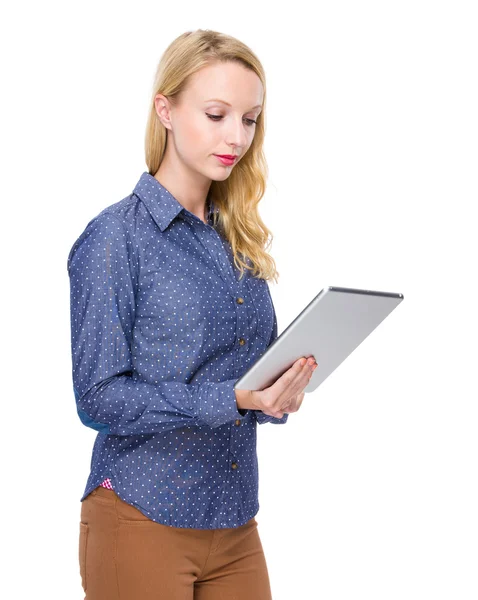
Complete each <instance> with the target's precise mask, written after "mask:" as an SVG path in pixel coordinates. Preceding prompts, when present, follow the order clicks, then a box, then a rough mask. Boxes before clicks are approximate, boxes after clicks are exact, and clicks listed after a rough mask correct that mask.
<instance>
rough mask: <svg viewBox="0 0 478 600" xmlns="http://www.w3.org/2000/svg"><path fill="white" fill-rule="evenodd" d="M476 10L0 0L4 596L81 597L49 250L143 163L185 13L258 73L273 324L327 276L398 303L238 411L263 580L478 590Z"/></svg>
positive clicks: (78, 461) (71, 406)
mask: <svg viewBox="0 0 478 600" xmlns="http://www.w3.org/2000/svg"><path fill="white" fill-rule="evenodd" d="M474 9H476V4H475V3H473V2H463V1H457V0H455V1H453V2H451V1H448V2H442V1H434V2H431V1H429V2H425V1H423V0H413V1H409V0H402V1H401V2H389V1H383V0H382V1H375V2H372V1H362V2H352V1H349V2H344V1H338V0H335V1H334V2H316V3H314V4H311V3H309V2H304V1H296V2H293V3H283V4H280V3H279V4H273V3H271V2H267V3H265V2H257V1H256V2H247V1H243V2H240V3H237V2H221V3H219V2H213V3H207V2H206V3H205V2H195V3H193V2H190V3H187V2H140V1H137V2H135V3H134V4H133V3H131V2H117V1H116V2H95V3H93V2H82V3H72V2H58V3H54V2H37V3H33V2H23V3H17V4H15V5H12V4H10V6H9V7H7V8H2V14H1V15H0V17H1V18H0V22H1V26H0V27H1V29H2V35H1V41H0V44H1V48H0V49H1V51H2V53H1V54H2V84H3V85H2V88H3V91H2V95H1V102H2V110H1V123H0V125H1V131H2V135H1V137H2V157H1V158H2V169H1V177H2V196H3V198H2V214H3V219H2V224H3V227H2V236H1V241H2V247H3V253H2V255H3V260H2V265H3V290H4V291H3V294H2V304H3V311H2V314H3V320H2V321H3V323H2V324H3V327H2V330H3V336H2V337H3V344H2V346H3V352H4V355H3V378H2V390H1V397H2V408H3V412H2V436H1V439H2V450H3V451H2V467H3V468H2V475H3V478H2V494H1V501H2V506H3V510H2V517H3V519H2V520H3V523H2V534H1V537H2V542H3V544H2V545H3V549H4V552H6V554H7V561H5V559H4V560H3V566H4V574H3V576H2V589H4V590H7V589H10V591H9V592H8V598H22V599H24V598H34V597H44V598H49V600H53V599H59V600H60V599H61V600H64V599H71V600H81V599H82V598H83V594H82V590H81V583H80V576H79V567H78V533H79V519H80V502H79V499H80V497H81V495H82V493H83V490H84V487H85V484H86V479H87V477H88V474H89V466H90V458H91V450H92V446H93V442H94V438H95V435H96V433H95V432H94V431H93V430H90V429H88V428H86V427H84V426H83V425H82V424H81V422H80V420H79V419H78V417H77V415H76V411H75V402H74V396H73V390H72V382H71V358H70V345H69V344H70V337H69V336H70V330H69V281H68V276H67V270H66V259H67V255H68V252H69V250H70V247H71V245H72V244H73V242H74V240H75V239H76V238H77V236H78V235H79V234H80V233H81V231H82V230H83V228H84V227H85V226H86V224H87V222H88V221H89V220H90V219H91V218H92V217H93V216H94V215H96V214H97V213H98V212H99V211H100V210H101V209H102V208H104V207H105V206H107V205H109V204H111V203H113V202H116V201H118V200H120V199H122V198H123V197H125V196H126V195H128V194H129V193H131V191H132V189H133V187H134V185H135V183H136V182H137V180H138V179H139V177H140V175H141V173H142V172H143V171H145V170H146V166H145V163H144V154H143V142H144V133H145V126H146V118H147V113H148V109H149V106H148V103H149V98H150V93H151V85H152V82H153V76H154V72H155V69H156V66H157V63H158V61H159V59H160V56H161V54H162V52H163V51H164V50H165V48H166V47H167V45H168V44H169V43H170V42H171V41H172V40H173V39H174V38H176V37H177V36H178V35H179V34H181V33H183V32H184V31H186V30H191V29H197V28H203V29H215V30H218V31H222V32H224V33H228V34H230V35H233V36H235V37H238V38H239V39H241V40H242V41H244V42H245V43H246V44H248V45H249V46H250V47H251V48H252V49H253V51H254V52H256V53H257V55H258V56H259V58H260V60H261V61H262V63H263V65H264V68H265V71H266V75H267V86H268V87H267V91H268V105H267V113H266V114H267V135H266V148H265V149H266V155H267V159H268V164H269V169H270V178H269V185H268V191H267V195H266V197H265V198H264V199H263V201H262V204H261V214H262V216H263V218H264V220H265V222H266V223H267V225H268V226H269V228H270V229H271V230H272V232H273V234H274V241H273V245H272V248H271V253H272V255H273V256H274V258H275V260H276V263H277V266H278V269H279V272H280V279H279V284H278V285H274V284H272V286H271V290H272V294H273V298H274V302H275V305H276V310H277V313H278V319H279V333H280V332H281V331H283V330H284V329H285V327H286V326H287V325H288V324H289V323H290V321H291V320H292V319H293V318H294V317H295V315H296V314H297V312H298V311H300V310H301V309H302V308H303V307H304V306H305V305H306V304H307V303H308V302H310V300H311V299H312V298H313V297H314V296H315V295H316V294H317V293H318V292H319V291H320V290H321V289H322V288H323V287H325V286H327V285H334V286H344V287H357V288H365V289H375V290H384V291H391V292H400V293H402V294H404V297H405V299H404V301H403V302H402V304H401V305H400V306H399V307H398V308H397V309H395V311H393V312H392V314H391V315H390V317H388V318H387V319H386V320H385V321H384V322H383V323H382V324H381V325H380V326H379V327H378V328H377V329H376V330H375V332H374V333H373V334H372V335H371V336H370V337H369V338H367V339H366V340H365V342H364V343H363V344H362V345H361V346H360V347H359V348H358V349H357V350H356V351H355V352H354V353H353V354H352V355H351V356H350V357H349V359H347V361H346V362H345V363H343V364H342V365H341V366H340V367H339V369H338V370H336V371H335V372H334V373H333V375H332V376H330V378H329V379H327V380H326V381H325V382H324V384H323V385H321V386H320V387H319V388H318V389H317V390H316V391H315V392H314V393H312V394H308V395H307V396H306V398H305V401H304V403H303V405H302V408H301V410H300V411H299V412H298V413H297V414H294V415H291V416H290V417H289V422H288V423H287V425H285V426H275V425H270V424H265V425H262V426H259V428H258V434H259V442H258V444H259V448H258V450H259V461H260V491H259V493H260V504H261V508H260V511H259V513H258V515H257V521H258V523H259V532H260V535H261V539H262V542H263V546H264V550H265V553H266V558H267V562H268V566H269V573H270V578H271V584H272V589H273V598H274V600H296V599H300V600H302V599H304V600H315V599H317V600H319V599H320V600H354V599H356V598H366V599H367V600H384V599H386V600H392V599H393V600H394V599H399V600H402V599H405V598H406V599H407V600H412V599H413V600H415V599H416V600H423V599H433V600H438V599H453V600H455V599H457V598H459V599H460V600H472V599H473V600H476V599H477V598H478V574H477V564H478V541H477V540H478V511H477V507H478V493H477V492H478V487H477V457H478V452H477V451H478V443H477V424H478V423H477V420H478V419H477V417H478V409H477V399H478V393H477V387H478V385H477V374H478V369H477V358H478V352H477V334H478V327H477V321H478V319H477V309H476V304H477V292H478V289H477V283H476V278H477V277H476V273H477V269H476V259H477V250H478V248H477V245H478V244H477V220H476V216H475V215H476V213H475V212H474V210H475V209H476V205H477V200H478V197H477V187H478V185H477V158H478V156H477V155H478V151H477V139H478V126H477V125H478V118H477V115H478V110H477V107H478V85H477V72H478V70H477V67H478V65H477V63H478V60H477V57H478V44H477V35H476V31H477V28H478V20H477V17H476V13H475V12H474ZM311 10H313V11H314V13H311V12H310V11H311ZM5 211H6V212H5ZM158 598H159V596H158ZM138 600H141V599H140V598H138Z"/></svg>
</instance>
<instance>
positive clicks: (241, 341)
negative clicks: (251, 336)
mask: <svg viewBox="0 0 478 600" xmlns="http://www.w3.org/2000/svg"><path fill="white" fill-rule="evenodd" d="M245 343H246V340H245V339H244V338H239V344H240V345H241V346H244V344H245Z"/></svg>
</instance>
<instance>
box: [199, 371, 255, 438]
mask: <svg viewBox="0 0 478 600" xmlns="http://www.w3.org/2000/svg"><path fill="white" fill-rule="evenodd" d="M236 381H237V378H236V379H227V380H226V381H219V382H217V383H213V382H209V381H208V382H205V383H203V384H202V385H201V387H200V393H199V405H198V409H199V418H200V419H201V421H204V422H205V423H207V424H208V425H209V426H210V427H220V426H221V425H225V424H226V423H230V422H231V421H235V420H236V419H244V418H245V417H246V415H247V413H248V412H249V410H248V409H241V410H239V409H238V408H237V400H236V393H235V391H234V385H235V383H236Z"/></svg>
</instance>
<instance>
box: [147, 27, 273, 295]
mask: <svg viewBox="0 0 478 600" xmlns="http://www.w3.org/2000/svg"><path fill="white" fill-rule="evenodd" d="M229 61H231V62H237V63H239V64H242V65H243V66H245V67H246V68H248V69H251V70H252V71H253V72H254V73H256V74H257V76H258V77H259V79H260V80H261V82H262V86H263V90H264V98H263V106H262V111H261V113H260V114H259V116H258V118H257V124H256V125H255V131H254V138H253V141H252V144H251V146H250V148H249V149H248V151H247V152H246V154H245V155H244V156H243V157H242V158H241V160H240V161H239V162H238V163H237V165H235V167H234V168H233V169H232V171H231V174H230V176H229V177H228V178H227V179H226V180H225V181H212V182H211V187H210V190H209V194H208V198H210V200H212V202H213V203H214V205H215V207H216V209H217V211H215V212H213V219H214V221H213V222H214V225H215V226H217V227H218V228H219V229H220V230H221V232H222V233H223V235H224V237H225V238H226V239H227V240H228V241H229V243H230V245H231V249H232V253H233V255H234V263H235V265H236V267H237V268H238V269H239V270H240V272H241V275H240V277H241V278H242V276H243V274H244V270H245V269H249V270H251V271H252V275H253V276H254V277H260V278H261V279H274V280H275V281H276V283H277V278H278V275H279V272H278V271H277V269H276V265H275V261H274V259H273V258H272V256H270V255H269V254H268V252H266V249H267V248H268V247H269V246H270V244H271V243H272V239H273V235H272V232H271V231H270V230H269V229H268V228H267V227H266V225H265V223H264V222H263V221H262V219H261V217H260V215H259V212H258V204H259V202H260V200H261V198H262V197H263V195H264V192H265V189H266V180H267V175H268V168H267V163H266V159H265V156H264V152H263V143H264V136H265V127H264V119H265V104H266V86H265V74H264V70H263V68H262V65H261V63H260V62H259V59H258V58H257V57H256V55H255V54H254V53H253V52H252V50H250V49H249V48H248V47H247V46H246V45H245V44H243V43H242V42H240V41H239V40H237V39H235V38H234V37H231V36H228V35H226V34H223V33H219V32H217V31H212V30H209V29H206V30H203V29H197V30H196V31H187V32H185V33H183V34H181V35H180V36H179V37H177V38H176V39H175V40H174V41H173V42H172V43H171V44H170V45H169V46H168V47H167V48H166V50H165V52H164V54H163V56H162V57H161V60H160V62H159V65H158V67H157V70H156V75H155V78H154V84H153V93H152V98H151V109H150V113H149V118H148V122H147V126H146V138H145V153H146V164H147V167H148V172H149V174H150V175H154V174H155V173H156V172H157V171H158V169H159V166H160V164H161V161H162V159H163V156H164V152H165V150H166V139H167V129H166V128H165V127H164V125H163V124H162V123H161V121H160V119H159V117H158V115H157V113H156V109H155V105H154V98H155V96H156V94H163V95H164V96H166V97H167V98H168V99H169V100H170V102H171V103H173V104H174V102H175V100H177V99H178V97H179V95H180V94H181V92H182V91H183V90H184V89H185V87H186V85H187V82H188V77H189V76H191V75H192V74H193V73H196V72H197V71H199V70H200V69H202V68H203V67H206V66H208V65H211V64H217V63H218V62H229ZM269 238H270V239H269Z"/></svg>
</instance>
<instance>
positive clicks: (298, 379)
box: [251, 356, 317, 419]
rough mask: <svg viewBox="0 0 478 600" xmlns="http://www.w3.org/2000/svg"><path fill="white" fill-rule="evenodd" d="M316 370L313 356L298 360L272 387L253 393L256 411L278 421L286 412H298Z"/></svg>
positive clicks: (252, 399) (252, 397) (252, 398)
mask: <svg viewBox="0 0 478 600" xmlns="http://www.w3.org/2000/svg"><path fill="white" fill-rule="evenodd" d="M303 361H305V362H304V363H303V364H301V363H302V362H303ZM316 368H317V363H316V362H315V358H314V357H313V356H309V357H301V358H299V359H297V360H296V362H295V363H294V364H293V365H292V366H291V367H290V368H289V369H287V371H285V373H283V374H282V375H281V376H280V377H279V379H277V380H276V381H275V382H274V383H273V384H272V385H271V386H269V387H267V388H264V389H263V390H255V391H253V392H252V394H251V401H252V404H253V405H254V410H262V412H263V413H264V414H266V415H269V416H271V417H276V418H278V419H281V418H282V417H283V416H284V413H285V412H286V413H291V412H297V411H298V410H299V408H300V405H301V404H302V400H303V399H304V395H305V392H304V389H305V388H306V387H307V385H308V383H309V381H310V378H311V377H312V373H313V372H314V371H315V369H316Z"/></svg>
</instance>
